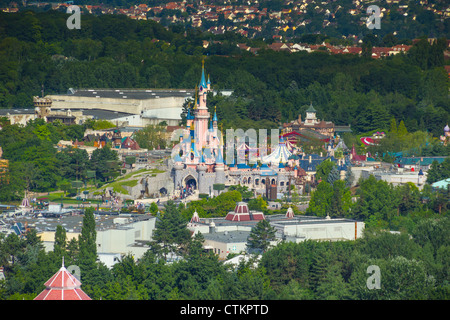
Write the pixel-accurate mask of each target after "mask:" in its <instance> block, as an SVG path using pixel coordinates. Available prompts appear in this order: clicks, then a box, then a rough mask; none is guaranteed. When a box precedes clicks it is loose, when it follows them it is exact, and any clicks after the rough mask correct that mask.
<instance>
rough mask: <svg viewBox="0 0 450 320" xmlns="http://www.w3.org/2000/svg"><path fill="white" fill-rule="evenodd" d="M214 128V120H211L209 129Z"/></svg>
mask: <svg viewBox="0 0 450 320" xmlns="http://www.w3.org/2000/svg"><path fill="white" fill-rule="evenodd" d="M213 129H214V127H213V120H210V121H209V130H210V131H212V130H213Z"/></svg>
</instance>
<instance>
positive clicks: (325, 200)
mask: <svg viewBox="0 0 450 320" xmlns="http://www.w3.org/2000/svg"><path fill="white" fill-rule="evenodd" d="M333 194H334V190H333V186H332V185H331V184H329V183H328V182H326V181H321V182H320V183H319V184H318V185H317V188H316V190H315V191H313V193H312V195H311V199H310V201H309V206H308V208H307V209H306V214H307V215H316V216H318V217H325V216H326V215H327V214H329V213H330V208H331V200H332V198H333Z"/></svg>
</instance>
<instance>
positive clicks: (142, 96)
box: [55, 88, 194, 100]
mask: <svg viewBox="0 0 450 320" xmlns="http://www.w3.org/2000/svg"><path fill="white" fill-rule="evenodd" d="M193 95H194V90H193V89H72V88H71V89H69V90H68V92H67V94H61V95H60V96H74V97H89V98H96V97H99V98H111V99H136V100H146V99H158V98H167V97H179V98H189V97H193ZM55 96H58V95H55Z"/></svg>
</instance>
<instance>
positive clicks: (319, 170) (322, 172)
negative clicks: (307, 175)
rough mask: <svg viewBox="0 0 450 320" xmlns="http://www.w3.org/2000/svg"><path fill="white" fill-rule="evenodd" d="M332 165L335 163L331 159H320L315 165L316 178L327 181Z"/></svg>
mask: <svg viewBox="0 0 450 320" xmlns="http://www.w3.org/2000/svg"><path fill="white" fill-rule="evenodd" d="M333 167H335V164H334V162H332V161H331V160H329V159H326V160H324V161H322V162H321V163H320V164H319V165H318V166H317V167H316V178H317V180H322V181H327V180H328V175H329V174H330V172H331V170H333Z"/></svg>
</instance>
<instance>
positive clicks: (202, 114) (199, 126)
mask: <svg viewBox="0 0 450 320" xmlns="http://www.w3.org/2000/svg"><path fill="white" fill-rule="evenodd" d="M207 93H208V86H207V83H206V81H205V67H204V61H202V76H201V79H200V84H199V85H198V107H197V109H196V113H195V120H194V122H195V128H196V135H197V137H196V138H197V141H196V143H197V148H198V149H199V150H201V149H202V148H203V147H204V146H206V138H207V131H208V121H209V118H210V114H209V112H208V108H207V107H206V95H207Z"/></svg>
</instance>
